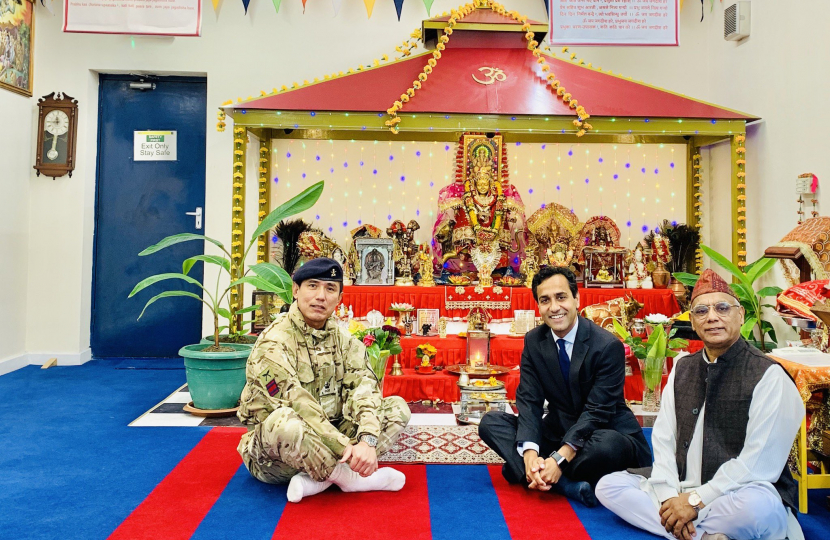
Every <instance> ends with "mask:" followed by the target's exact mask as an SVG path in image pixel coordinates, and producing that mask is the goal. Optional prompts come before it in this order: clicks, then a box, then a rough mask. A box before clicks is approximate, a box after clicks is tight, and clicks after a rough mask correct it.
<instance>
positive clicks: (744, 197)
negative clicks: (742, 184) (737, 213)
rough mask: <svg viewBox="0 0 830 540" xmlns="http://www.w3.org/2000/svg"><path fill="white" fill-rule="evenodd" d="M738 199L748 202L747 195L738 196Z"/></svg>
mask: <svg viewBox="0 0 830 540" xmlns="http://www.w3.org/2000/svg"><path fill="white" fill-rule="evenodd" d="M737 199H738V200H739V201H745V200H746V195H738V197H737Z"/></svg>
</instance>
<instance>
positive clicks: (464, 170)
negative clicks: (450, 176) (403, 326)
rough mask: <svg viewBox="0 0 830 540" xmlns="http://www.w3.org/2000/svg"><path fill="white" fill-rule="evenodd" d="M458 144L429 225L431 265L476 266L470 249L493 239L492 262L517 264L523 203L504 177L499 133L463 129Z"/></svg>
mask: <svg viewBox="0 0 830 540" xmlns="http://www.w3.org/2000/svg"><path fill="white" fill-rule="evenodd" d="M460 146H461V148H460V149H459V152H458V160H457V167H456V175H455V182H453V183H452V184H450V185H449V186H446V187H444V188H442V189H441V191H440V193H439V196H438V219H437V220H436V221H435V225H434V226H433V228H432V236H433V238H434V239H435V242H433V249H434V254H435V258H434V265H435V267H436V270H437V271H440V270H442V269H445V270H446V271H447V272H449V273H451V274H459V273H462V272H474V271H478V268H477V267H476V265H475V263H474V261H473V260H472V252H473V249H474V248H478V250H479V251H483V252H489V251H490V250H491V249H492V248H493V246H494V245H495V248H496V249H497V250H498V254H499V257H498V260H497V262H496V264H495V268H504V267H507V266H510V267H512V268H513V270H518V268H519V265H520V263H521V259H523V258H524V247H525V216H524V204H522V199H521V197H520V196H519V193H518V192H517V191H516V189H515V188H514V187H513V186H512V185H511V184H510V183H509V182H508V181H507V153H506V149H505V148H504V146H503V141H502V136H501V135H496V136H494V137H492V138H488V137H486V136H485V135H472V134H464V135H463V136H462V138H461V143H460ZM487 277H489V276H487Z"/></svg>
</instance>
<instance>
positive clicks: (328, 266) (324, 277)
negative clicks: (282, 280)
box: [292, 257, 343, 285]
mask: <svg viewBox="0 0 830 540" xmlns="http://www.w3.org/2000/svg"><path fill="white" fill-rule="evenodd" d="M292 279H293V280H294V283H296V284H297V285H302V284H303V281H305V280H307V279H319V280H320V281H337V282H338V283H343V269H342V268H341V267H340V263H338V262H337V261H335V260H334V259H330V258H328V257H319V258H317V259H311V260H310V261H308V262H307V263H305V264H304V265H302V266H301V267H300V268H299V269H297V270H296V271H295V272H294V276H293V277H292Z"/></svg>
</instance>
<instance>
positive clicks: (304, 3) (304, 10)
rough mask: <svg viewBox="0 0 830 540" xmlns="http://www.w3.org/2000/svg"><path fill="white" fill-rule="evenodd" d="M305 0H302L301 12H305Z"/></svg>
mask: <svg viewBox="0 0 830 540" xmlns="http://www.w3.org/2000/svg"><path fill="white" fill-rule="evenodd" d="M306 1H307V0H303V13H305V3H306Z"/></svg>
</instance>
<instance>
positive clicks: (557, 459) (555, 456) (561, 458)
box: [548, 451, 567, 469]
mask: <svg viewBox="0 0 830 540" xmlns="http://www.w3.org/2000/svg"><path fill="white" fill-rule="evenodd" d="M548 457H549V458H551V459H553V461H555V462H556V465H558V466H559V468H560V469H561V468H562V464H563V463H565V462H566V461H567V459H565V456H563V455H562V454H560V453H559V452H556V451H554V452H553V453H551V455H549V456H548Z"/></svg>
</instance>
